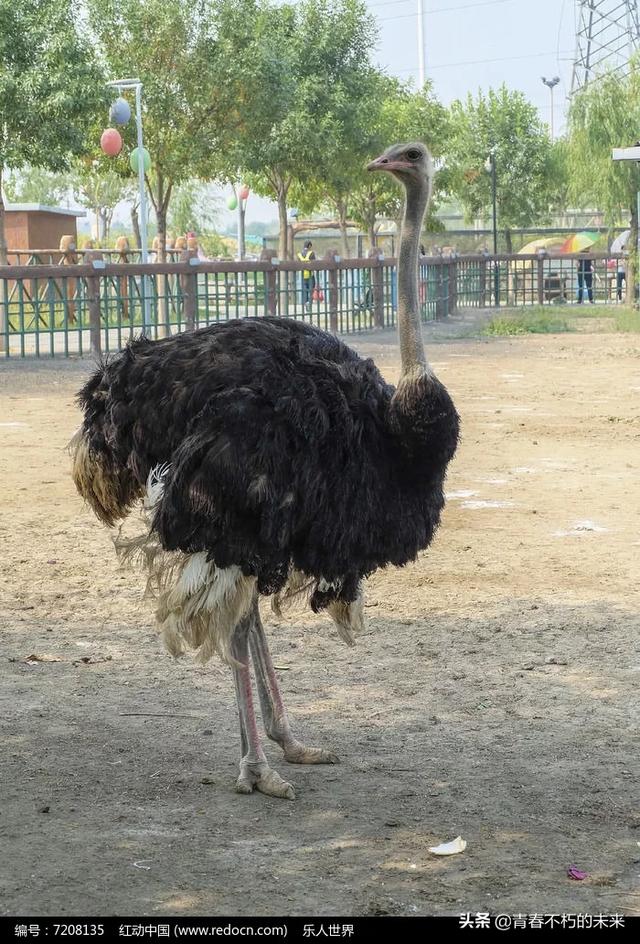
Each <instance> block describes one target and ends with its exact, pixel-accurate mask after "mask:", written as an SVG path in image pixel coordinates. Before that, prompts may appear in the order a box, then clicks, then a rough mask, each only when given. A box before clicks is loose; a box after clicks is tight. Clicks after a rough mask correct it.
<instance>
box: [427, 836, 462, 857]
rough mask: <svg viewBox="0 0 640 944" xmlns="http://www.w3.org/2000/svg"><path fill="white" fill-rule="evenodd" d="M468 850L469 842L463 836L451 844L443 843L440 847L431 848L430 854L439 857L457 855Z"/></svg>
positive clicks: (457, 837) (453, 840)
mask: <svg viewBox="0 0 640 944" xmlns="http://www.w3.org/2000/svg"><path fill="white" fill-rule="evenodd" d="M466 848H467V841H466V839H463V838H462V836H456V838H455V839H452V840H451V842H441V843H440V845H439V846H429V852H432V853H433V854H434V855H439V856H449V855H457V853H458V852H464V850H465V849H466Z"/></svg>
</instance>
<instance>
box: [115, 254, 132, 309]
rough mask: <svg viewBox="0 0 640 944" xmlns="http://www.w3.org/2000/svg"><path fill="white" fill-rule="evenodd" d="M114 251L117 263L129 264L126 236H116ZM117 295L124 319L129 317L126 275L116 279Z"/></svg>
mask: <svg viewBox="0 0 640 944" xmlns="http://www.w3.org/2000/svg"><path fill="white" fill-rule="evenodd" d="M116 251H117V253H118V263H119V264H120V265H128V263H129V252H130V247H129V240H128V239H127V237H126V236H118V238H117V239H116ZM118 293H119V295H120V308H121V310H122V314H123V317H124V318H128V317H129V294H128V293H129V279H128V277H127V276H126V275H121V276H120V277H119V279H118Z"/></svg>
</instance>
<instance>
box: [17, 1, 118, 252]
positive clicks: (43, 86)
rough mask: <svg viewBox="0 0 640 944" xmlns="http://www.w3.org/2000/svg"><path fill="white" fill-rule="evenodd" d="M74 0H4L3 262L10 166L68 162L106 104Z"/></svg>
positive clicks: (56, 167) (59, 167) (58, 168)
mask: <svg viewBox="0 0 640 944" xmlns="http://www.w3.org/2000/svg"><path fill="white" fill-rule="evenodd" d="M75 23H76V19H75V17H74V14H73V8H72V4H71V0H20V2H15V0H0V263H2V262H5V261H6V255H5V253H6V242H5V233H4V203H3V199H2V177H3V172H4V170H5V168H14V169H16V168H17V169H19V168H22V167H24V166H25V165H26V164H30V165H32V166H33V167H43V168H49V169H50V170H54V171H62V170H65V169H66V168H67V167H68V166H69V162H70V160H71V157H72V155H74V154H79V153H81V152H82V151H84V150H85V149H86V146H87V132H88V129H89V127H90V125H91V121H92V119H93V118H94V116H95V115H96V112H97V110H98V108H99V107H100V105H101V104H106V91H105V89H104V84H103V81H102V74H101V71H100V68H99V66H98V64H97V63H96V60H95V57H94V55H93V51H92V49H91V46H90V44H89V43H88V42H87V40H86V38H85V37H84V36H83V35H81V32H80V30H79V28H77V27H76V25H75Z"/></svg>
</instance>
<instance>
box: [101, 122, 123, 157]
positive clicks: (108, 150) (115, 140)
mask: <svg viewBox="0 0 640 944" xmlns="http://www.w3.org/2000/svg"><path fill="white" fill-rule="evenodd" d="M100 147H101V148H102V150H103V151H104V153H105V154H107V155H108V156H109V157H115V156H116V154H119V153H120V151H121V150H122V137H121V136H120V132H119V131H117V130H116V129H115V128H107V129H106V130H105V131H103V132H102V135H101V137H100Z"/></svg>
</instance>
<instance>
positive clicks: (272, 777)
mask: <svg viewBox="0 0 640 944" xmlns="http://www.w3.org/2000/svg"><path fill="white" fill-rule="evenodd" d="M254 790H258V791H259V792H260V793H265V794H266V795H267V796H273V797H281V798H282V799H283V800H295V798H296V791H295V790H294V789H293V786H292V785H291V784H290V783H287V781H286V780H283V779H282V777H281V776H280V774H279V773H278V772H277V771H276V770H273V769H272V768H271V767H269V764H268V763H267V762H266V761H250V760H248V759H247V758H246V757H243V758H242V760H241V761H240V776H239V777H238V780H237V781H236V792H237V793H253V791H254Z"/></svg>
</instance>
